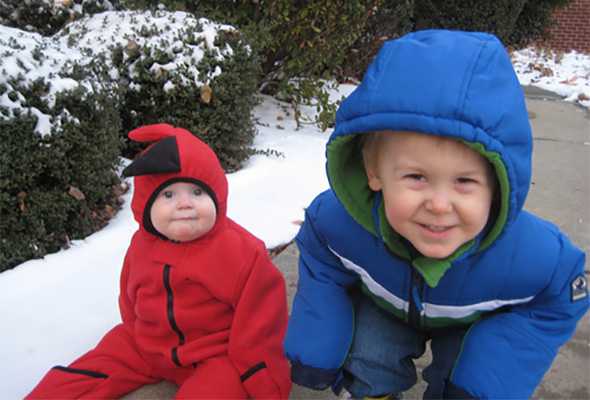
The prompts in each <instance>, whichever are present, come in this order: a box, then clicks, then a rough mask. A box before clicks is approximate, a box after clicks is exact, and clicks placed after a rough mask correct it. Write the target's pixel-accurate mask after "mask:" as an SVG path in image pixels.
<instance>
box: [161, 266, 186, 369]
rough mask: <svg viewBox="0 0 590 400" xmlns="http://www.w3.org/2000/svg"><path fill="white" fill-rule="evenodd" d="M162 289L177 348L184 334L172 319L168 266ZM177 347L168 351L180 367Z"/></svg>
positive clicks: (182, 342) (165, 269) (172, 297)
mask: <svg viewBox="0 0 590 400" xmlns="http://www.w3.org/2000/svg"><path fill="white" fill-rule="evenodd" d="M163 278H164V287H165V288H166V311H167V314H168V322H169V323H170V327H171V328H172V330H173V331H174V332H176V335H178V346H182V345H183V344H184V333H182V331H181V330H180V328H178V325H177V324H176V319H175V318H174V296H173V294H172V286H170V265H168V264H166V265H164V277H163ZM178 346H175V347H173V348H172V350H171V351H170V357H171V358H172V361H173V362H174V364H176V365H177V366H179V367H181V366H182V365H181V364H180V360H179V359H178V353H177V352H178Z"/></svg>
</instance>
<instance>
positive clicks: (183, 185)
mask: <svg viewBox="0 0 590 400" xmlns="http://www.w3.org/2000/svg"><path fill="white" fill-rule="evenodd" d="M150 216H151V220H152V225H153V226H154V228H155V229H156V230H157V231H158V232H160V233H161V234H162V235H164V236H166V237H167V238H168V239H170V240H175V241H178V242H187V241H190V240H195V239H198V238H199V237H201V236H203V235H205V234H206V233H207V232H209V231H210V230H211V228H213V225H215V218H216V216H217V213H216V209H215V203H214V202H213V200H212V199H211V197H210V196H209V195H208V194H207V192H205V191H204V190H203V189H201V188H200V187H199V186H198V185H196V184H194V183H189V182H176V183H173V184H171V185H169V186H167V187H166V188H164V189H163V190H162V191H161V192H160V193H159V194H158V196H157V197H156V200H155V201H154V204H153V205H152V208H151V211H150Z"/></svg>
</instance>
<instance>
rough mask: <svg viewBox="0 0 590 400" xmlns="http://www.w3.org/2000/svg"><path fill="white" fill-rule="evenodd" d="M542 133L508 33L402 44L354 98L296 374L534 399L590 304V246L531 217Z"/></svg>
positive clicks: (340, 384) (312, 237)
mask: <svg viewBox="0 0 590 400" xmlns="http://www.w3.org/2000/svg"><path fill="white" fill-rule="evenodd" d="M531 153H532V139H531V131H530V125H529V122H528V114H527V110H526V107H525V103H524V97H523V93H522V90H521V87H520V85H519V83H518V80H517V78H516V76H515V74H514V71H513V69H512V65H511V63H510V60H509V58H508V56H507V54H506V52H505V50H504V48H503V46H502V44H501V43H500V42H499V41H498V40H497V39H496V38H495V37H493V36H491V35H488V34H483V33H466V32H451V31H437V30H431V31H421V32H416V33H411V34H408V35H406V36H404V37H402V38H400V39H398V40H394V41H390V42H387V43H386V44H385V45H384V46H383V48H382V49H381V51H380V52H379V54H378V56H377V57H376V59H375V61H374V62H373V64H372V65H371V66H370V67H369V69H368V71H367V73H366V75H365V77H364V79H363V81H362V83H361V84H360V86H359V87H358V88H357V89H356V90H355V91H354V92H353V93H352V94H351V95H350V96H349V97H348V98H347V99H346V100H345V101H344V102H343V103H342V105H341V106H340V109H339V110H338V113H337V118H336V128H335V130H334V132H333V134H332V136H331V137H330V140H329V142H328V144H327V151H326V154H327V174H328V178H329V181H330V186H331V189H330V190H328V191H326V192H324V193H322V194H320V195H319V196H318V197H317V198H316V199H315V200H314V201H313V202H312V203H311V205H310V206H309V207H308V208H307V210H306V218H305V223H304V224H303V226H302V228H301V230H300V232H299V234H298V235H297V238H296V241H297V244H298V246H299V250H300V264H299V285H298V289H297V293H296V296H295V300H294V305H293V312H292V315H291V318H290V321H289V328H288V331H287V338H286V342H285V346H286V352H287V356H288V357H289V359H290V360H291V363H292V379H293V381H294V382H295V383H298V384H300V385H304V386H308V387H311V388H315V389H324V388H326V387H328V386H332V388H333V389H334V391H335V392H337V393H338V392H339V391H340V390H341V389H342V388H344V389H346V390H347V391H348V392H349V393H350V394H351V395H352V397H353V398H363V397H385V398H387V397H391V398H393V397H396V396H397V395H399V394H400V393H402V392H404V391H406V390H407V389H409V388H410V387H412V386H413V385H414V384H415V383H416V379H417V377H416V370H415V366H414V363H413V359H415V358H418V357H420V356H421V355H422V354H423V352H424V350H425V343H426V341H430V345H431V349H432V354H433V359H432V363H431V364H430V365H429V366H428V367H427V368H426V369H425V370H424V371H423V374H422V375H423V377H424V379H425V380H426V382H427V383H428V387H427V390H426V392H425V393H424V397H425V398H502V399H505V398H528V397H530V396H531V394H532V393H533V391H534V389H535V387H536V386H537V385H538V384H539V382H540V381H541V379H542V377H543V374H544V373H545V372H546V371H547V369H548V368H549V367H550V365H551V362H552V360H553V358H554V357H555V356H556V354H557V351H558V349H559V347H560V346H561V345H562V344H564V343H565V342H566V341H567V340H568V339H569V338H570V337H571V335H572V334H573V332H574V330H575V327H576V323H577V321H578V320H579V319H580V318H581V317H582V315H583V314H584V312H585V311H586V310H587V308H588V291H587V288H586V278H585V276H584V261H585V256H584V254H583V253H582V252H581V251H580V250H579V249H577V248H576V247H574V245H572V244H571V243H570V241H569V240H568V239H567V238H566V236H565V235H564V234H562V233H560V232H559V230H558V229H557V228H556V227H555V226H554V225H552V224H550V223H548V222H546V221H543V220H542V219H540V218H539V217H536V216H534V215H532V214H530V213H528V212H526V211H524V210H523V204H524V202H525V198H526V194H527V191H528V189H529V185H530V176H531Z"/></svg>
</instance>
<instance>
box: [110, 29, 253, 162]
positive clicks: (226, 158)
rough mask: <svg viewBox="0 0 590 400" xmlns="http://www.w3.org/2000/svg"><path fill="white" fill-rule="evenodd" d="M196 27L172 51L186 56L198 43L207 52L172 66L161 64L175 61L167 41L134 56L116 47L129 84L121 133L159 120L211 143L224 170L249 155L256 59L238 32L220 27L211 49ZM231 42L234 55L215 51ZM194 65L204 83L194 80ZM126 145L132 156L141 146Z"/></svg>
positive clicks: (128, 153) (126, 150) (115, 56)
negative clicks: (200, 57) (196, 58)
mask: <svg viewBox="0 0 590 400" xmlns="http://www.w3.org/2000/svg"><path fill="white" fill-rule="evenodd" d="M198 30H199V27H196V28H195V29H194V30H193V29H192V28H187V29H186V30H185V31H184V32H183V36H182V37H179V38H178V39H179V40H180V41H181V42H176V46H178V47H177V48H176V49H175V50H174V52H175V53H176V54H185V53H186V52H187V51H188V50H189V47H191V46H200V47H202V48H203V51H204V56H203V57H202V59H200V60H198V61H195V62H184V63H183V64H182V65H180V66H179V67H177V68H174V69H169V70H168V69H164V68H160V67H158V66H163V65H166V64H168V63H170V62H171V61H173V57H174V56H173V55H171V54H170V52H169V51H168V50H169V47H170V43H168V42H166V41H162V42H158V43H155V44H150V45H144V46H142V47H141V48H138V49H136V50H133V53H135V54H129V49H126V48H122V47H121V46H119V47H117V48H115V49H114V50H113V54H114V60H115V63H116V64H117V66H118V69H119V73H120V78H121V79H122V80H123V81H126V82H128V84H126V85H125V87H124V88H123V89H124V96H123V104H122V107H121V118H122V123H123V131H122V132H123V135H126V132H128V131H129V130H131V129H133V128H136V127H138V126H140V125H145V124H149V123H157V122H167V123H170V124H173V125H176V126H181V127H183V128H186V129H188V130H190V131H191V132H193V133H194V134H195V135H197V136H199V137H200V138H201V139H203V140H204V141H205V142H206V143H207V144H208V145H209V146H211V148H212V149H213V150H214V151H215V152H216V153H217V156H218V157H219V159H220V161H221V164H222V166H223V167H224V169H225V170H226V171H235V170H237V169H238V168H239V167H240V166H241V164H242V163H243V161H244V160H246V159H247V158H248V157H249V155H250V154H251V144H252V141H253V138H254V134H255V129H254V123H253V121H252V119H251V112H252V109H253V107H254V105H255V96H254V95H255V93H256V91H257V78H258V74H259V72H258V71H259V70H258V63H257V62H256V58H255V57H254V55H253V54H252V52H251V51H250V49H249V47H248V45H247V43H246V42H245V41H244V39H243V37H242V35H241V34H240V33H239V32H238V31H235V30H227V31H223V30H220V31H218V32H217V37H216V41H215V42H214V43H213V45H214V49H209V48H207V46H206V45H204V44H202V43H201V40H202V39H199V35H198V33H199V32H198ZM179 43H182V44H179ZM227 46H229V47H230V48H231V55H227V56H225V57H220V54H219V51H218V50H217V49H225V48H227ZM124 53H126V55H124ZM195 69H196V70H197V71H198V77H199V80H200V81H201V82H195V78H194V70H195ZM124 140H126V139H125V138H124ZM126 143H127V147H126V149H125V154H126V155H129V156H132V155H133V154H134V153H135V152H137V150H138V145H137V144H134V143H129V142H128V141H126Z"/></svg>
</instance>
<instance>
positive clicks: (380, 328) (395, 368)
mask: <svg viewBox="0 0 590 400" xmlns="http://www.w3.org/2000/svg"><path fill="white" fill-rule="evenodd" d="M465 332H466V329H456V328H451V329H449V330H448V331H438V332H436V333H433V332H430V333H429V332H422V331H418V330H415V329H414V328H412V327H411V326H408V325H406V324H404V323H403V322H401V321H399V320H398V319H397V318H396V317H394V316H393V315H391V314H389V313H388V312H387V311H384V310H382V309H381V308H379V307H378V306H377V305H376V304H375V303H374V302H373V300H371V299H370V298H368V297H367V296H364V295H359V296H358V301H357V303H356V305H355V332H354V339H353V343H352V346H351V349H350V352H349V355H348V358H347V360H346V362H345V364H344V366H343V370H344V381H343V386H344V388H345V389H346V390H347V391H348V392H349V393H350V394H351V395H352V397H353V398H359V399H360V398H363V397H373V396H381V395H385V394H394V395H399V394H400V393H402V392H404V391H406V390H408V389H410V388H411V387H412V386H414V385H415V384H416V381H417V375H416V367H415V365H414V359H416V358H419V357H420V356H421V355H422V354H424V350H425V346H426V341H427V340H430V341H431V343H430V346H431V350H432V363H431V364H430V365H429V366H428V367H427V368H425V369H424V371H423V372H422V377H423V378H424V380H425V381H426V382H427V383H428V387H427V389H426V391H425V392H424V398H425V399H434V398H442V395H443V391H444V387H445V380H446V379H448V377H449V375H450V374H451V371H452V368H453V365H454V363H455V359H456V358H457V355H458V354H459V351H460V349H461V342H462V340H463V336H464V335H465Z"/></svg>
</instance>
